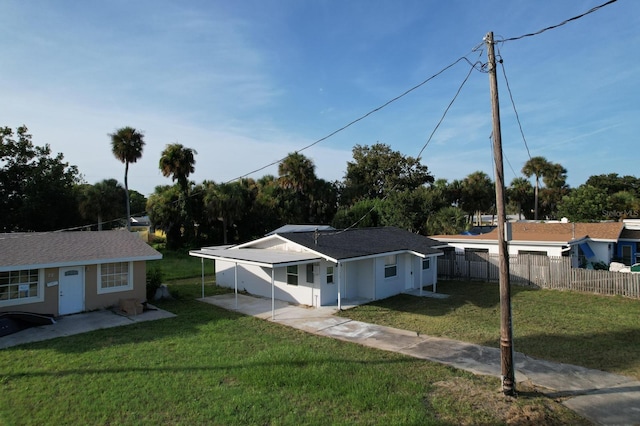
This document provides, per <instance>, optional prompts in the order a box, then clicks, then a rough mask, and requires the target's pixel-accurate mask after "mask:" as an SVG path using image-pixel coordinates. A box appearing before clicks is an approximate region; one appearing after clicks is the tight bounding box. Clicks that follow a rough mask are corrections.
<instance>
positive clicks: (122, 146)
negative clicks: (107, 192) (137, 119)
mask: <svg viewBox="0 0 640 426" xmlns="http://www.w3.org/2000/svg"><path fill="white" fill-rule="evenodd" d="M109 136H110V137H111V151H112V152H113V155H114V156H115V157H116V158H117V159H118V160H120V162H122V163H124V189H125V192H126V194H127V199H126V203H127V229H128V230H129V231H130V230H131V205H130V204H129V164H130V163H135V162H136V161H138V160H139V159H140V158H141V157H142V149H143V148H144V135H143V133H142V132H141V131H138V130H136V129H135V128H133V127H129V126H127V127H123V128H121V129H118V130H116V131H115V132H114V133H110V134H109Z"/></svg>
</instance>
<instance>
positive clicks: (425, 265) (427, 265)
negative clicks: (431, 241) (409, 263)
mask: <svg viewBox="0 0 640 426" xmlns="http://www.w3.org/2000/svg"><path fill="white" fill-rule="evenodd" d="M429 268H431V259H430V258H428V257H427V258H424V259H422V269H423V270H424V269H429Z"/></svg>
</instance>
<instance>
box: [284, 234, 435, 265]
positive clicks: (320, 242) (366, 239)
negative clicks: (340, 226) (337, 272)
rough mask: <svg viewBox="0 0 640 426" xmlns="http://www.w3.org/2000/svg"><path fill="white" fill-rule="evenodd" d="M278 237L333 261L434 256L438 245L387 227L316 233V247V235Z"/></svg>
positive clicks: (429, 240)
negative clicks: (410, 254) (399, 254)
mask: <svg viewBox="0 0 640 426" xmlns="http://www.w3.org/2000/svg"><path fill="white" fill-rule="evenodd" d="M278 235H280V236H282V237H283V238H286V239H287V240H290V241H293V242H294V243H297V244H300V245H302V246H304V247H307V248H309V249H311V250H314V251H317V252H320V253H322V254H325V255H327V256H329V257H331V258H334V259H350V258H355V257H363V256H370V255H376V254H381V253H390V252H396V251H406V250H410V251H415V252H417V253H422V254H437V253H440V251H439V250H437V249H434V248H433V247H434V246H438V245H442V243H440V242H439V241H436V240H432V239H431V238H428V237H424V236H422V235H418V234H414V233H411V232H409V231H405V230H402V229H399V228H395V227H391V226H390V227H384V228H355V229H349V230H346V231H319V232H318V233H317V236H318V238H317V243H316V241H315V236H316V232H286V233H281V234H278Z"/></svg>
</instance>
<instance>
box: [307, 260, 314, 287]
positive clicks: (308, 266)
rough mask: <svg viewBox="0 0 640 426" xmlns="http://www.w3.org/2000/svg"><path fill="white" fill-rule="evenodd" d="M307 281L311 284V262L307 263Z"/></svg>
mask: <svg viewBox="0 0 640 426" xmlns="http://www.w3.org/2000/svg"><path fill="white" fill-rule="evenodd" d="M307 282H308V283H309V284H313V264H312V263H308V264H307Z"/></svg>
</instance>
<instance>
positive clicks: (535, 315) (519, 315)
mask: <svg viewBox="0 0 640 426" xmlns="http://www.w3.org/2000/svg"><path fill="white" fill-rule="evenodd" d="M438 293H445V294H449V295H450V296H451V297H450V298H448V299H431V298H420V297H413V296H408V295H400V296H395V297H391V298H389V299H385V300H381V301H377V302H373V303H370V304H368V305H364V306H360V307H357V308H355V309H350V310H348V311H343V312H342V313H341V315H342V316H345V317H349V318H351V319H354V320H359V321H365V322H371V323H376V324H381V325H388V326H391V327H397V328H402V329H407V330H415V331H419V332H420V333H421V334H428V335H432V336H440V337H449V338H453V339H457V340H462V341H466V342H472V343H477V344H481V345H485V346H492V347H499V345H498V342H499V337H500V317H499V315H500V311H499V309H500V306H499V299H500V297H499V289H498V284H494V283H481V282H461V281H442V282H440V283H438ZM511 295H512V303H511V305H512V312H513V336H514V337H513V339H514V349H515V350H516V351H518V352H523V353H525V354H527V355H531V356H535V357H539V358H544V359H547V360H553V361H559V362H565V363H570V364H576V365H581V366H584V367H588V368H595V369H600V370H604V371H610V372H614V373H619V374H624V375H628V376H633V377H636V378H638V379H640V321H638V319H639V318H640V301H639V300H634V299H626V298H623V297H610V296H597V295H591V294H582V293H576V292H566V291H553V290H534V289H529V288H524V287H518V286H513V287H512V292H511Z"/></svg>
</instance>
